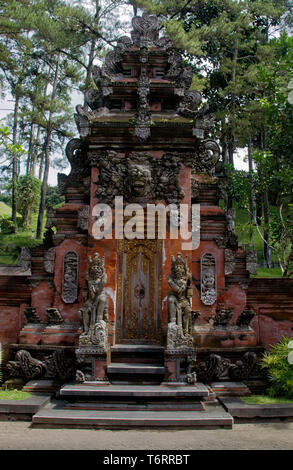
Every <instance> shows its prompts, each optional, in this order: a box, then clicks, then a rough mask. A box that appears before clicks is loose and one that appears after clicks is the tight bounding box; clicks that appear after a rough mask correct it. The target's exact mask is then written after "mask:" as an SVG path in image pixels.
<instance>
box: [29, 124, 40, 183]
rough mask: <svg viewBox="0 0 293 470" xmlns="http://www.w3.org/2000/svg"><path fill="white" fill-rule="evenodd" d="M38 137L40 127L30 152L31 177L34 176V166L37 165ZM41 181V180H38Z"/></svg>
mask: <svg viewBox="0 0 293 470" xmlns="http://www.w3.org/2000/svg"><path fill="white" fill-rule="evenodd" d="M40 137H41V126H38V130H37V135H36V138H35V140H34V145H33V150H32V158H31V169H30V172H31V175H32V176H34V177H35V176H36V165H37V157H38V153H39V148H40ZM39 179H41V178H39Z"/></svg>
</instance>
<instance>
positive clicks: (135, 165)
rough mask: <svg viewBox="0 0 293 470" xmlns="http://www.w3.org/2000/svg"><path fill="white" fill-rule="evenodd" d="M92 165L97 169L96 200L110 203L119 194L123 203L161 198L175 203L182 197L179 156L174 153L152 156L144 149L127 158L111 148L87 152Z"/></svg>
mask: <svg viewBox="0 0 293 470" xmlns="http://www.w3.org/2000/svg"><path fill="white" fill-rule="evenodd" d="M90 159H91V162H92V165H97V166H98V168H99V179H98V181H97V185H98V189H97V191H96V195H97V198H98V200H100V201H103V203H105V204H110V205H112V204H113V200H114V197H115V196H123V197H124V198H125V200H126V201H127V202H137V203H144V202H152V200H153V199H156V200H165V201H166V202H167V204H179V203H180V201H181V200H182V199H183V198H184V192H183V191H182V189H181V188H180V184H179V173H180V170H181V168H183V162H182V159H181V158H180V157H179V156H178V155H176V154H165V155H163V156H162V158H160V159H157V160H156V159H153V158H152V157H151V155H150V154H149V153H147V152H132V153H131V154H130V155H129V158H126V157H125V158H121V157H120V156H119V155H118V154H117V153H116V152H114V151H107V152H105V153H102V152H101V153H100V154H92V155H90Z"/></svg>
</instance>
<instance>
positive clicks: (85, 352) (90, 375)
mask: <svg viewBox="0 0 293 470" xmlns="http://www.w3.org/2000/svg"><path fill="white" fill-rule="evenodd" d="M76 358H77V361H78V363H79V364H80V367H81V368H82V370H83V372H84V375H85V378H86V381H87V382H88V381H90V382H103V383H105V382H108V378H107V365H108V362H109V350H106V349H103V348H97V347H94V346H93V347H80V348H79V349H77V350H76Z"/></svg>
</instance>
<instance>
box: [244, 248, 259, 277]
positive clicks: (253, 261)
mask: <svg viewBox="0 0 293 470" xmlns="http://www.w3.org/2000/svg"><path fill="white" fill-rule="evenodd" d="M246 270H247V271H248V272H249V273H250V274H253V275H256V274H257V252H256V251H249V252H248V253H246Z"/></svg>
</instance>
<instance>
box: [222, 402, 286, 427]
mask: <svg viewBox="0 0 293 470" xmlns="http://www.w3.org/2000/svg"><path fill="white" fill-rule="evenodd" d="M220 402H221V403H222V404H223V406H224V408H225V410H226V411H227V412H228V413H230V414H231V415H232V416H233V417H234V418H238V419H241V420H248V421H249V420H251V419H265V420H269V419H286V418H288V419H293V403H292V404H283V405H246V404H245V403H243V402H242V401H241V400H240V399H239V398H221V399H220Z"/></svg>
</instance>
